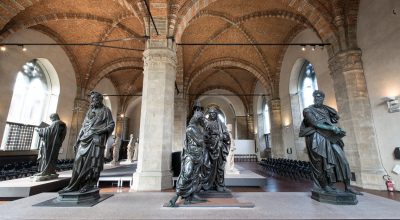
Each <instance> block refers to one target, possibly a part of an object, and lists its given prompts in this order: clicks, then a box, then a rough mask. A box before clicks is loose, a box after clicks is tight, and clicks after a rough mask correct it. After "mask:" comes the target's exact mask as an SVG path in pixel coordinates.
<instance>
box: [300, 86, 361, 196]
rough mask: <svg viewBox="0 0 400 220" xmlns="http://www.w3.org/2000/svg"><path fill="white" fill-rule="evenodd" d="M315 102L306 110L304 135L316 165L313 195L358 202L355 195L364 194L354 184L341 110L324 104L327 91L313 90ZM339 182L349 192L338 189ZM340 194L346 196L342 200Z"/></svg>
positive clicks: (313, 172) (303, 126)
mask: <svg viewBox="0 0 400 220" xmlns="http://www.w3.org/2000/svg"><path fill="white" fill-rule="evenodd" d="M313 96H314V105H311V106H309V107H307V108H305V109H304V110H303V115H304V120H303V122H302V124H301V127H300V134H299V136H300V137H305V139H306V146H307V152H308V155H309V158H310V162H311V164H312V174H313V179H314V185H315V187H314V189H313V192H312V198H313V199H316V200H318V201H322V202H329V203H335V204H356V203H357V199H356V197H355V195H356V194H357V195H360V194H361V193H359V192H357V191H356V190H354V189H352V188H351V187H350V179H351V172H350V166H349V163H348V161H347V159H346V156H345V154H344V151H343V147H344V143H343V141H342V138H343V137H344V136H345V134H346V133H345V131H343V130H342V129H341V128H339V127H337V126H336V123H337V122H338V120H339V115H338V114H337V111H336V110H335V109H333V108H331V107H329V106H326V105H324V104H323V101H324V98H325V94H324V93H323V92H322V91H319V90H316V91H314V93H313ZM336 182H343V183H344V185H345V191H344V192H342V191H340V190H338V189H336V188H335V186H334V184H335V183H336ZM337 197H342V198H341V199H339V200H342V202H343V203H342V202H340V201H339V202H338V199H337Z"/></svg>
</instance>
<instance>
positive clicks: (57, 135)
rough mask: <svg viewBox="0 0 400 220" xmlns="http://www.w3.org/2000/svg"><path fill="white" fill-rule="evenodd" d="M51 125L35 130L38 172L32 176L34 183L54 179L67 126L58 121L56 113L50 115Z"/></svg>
mask: <svg viewBox="0 0 400 220" xmlns="http://www.w3.org/2000/svg"><path fill="white" fill-rule="evenodd" d="M50 120H51V121H52V124H51V125H50V126H48V127H45V128H37V129H36V131H37V132H38V134H39V137H40V141H39V153H38V162H39V166H38V171H39V173H37V174H35V175H34V176H32V179H33V180H34V181H43V180H50V179H55V178H57V177H58V174H57V173H56V165H57V159H58V153H59V151H60V148H61V145H62V143H63V141H64V138H65V134H66V133H67V126H66V125H65V123H64V122H62V121H61V120H60V117H59V116H58V114H57V113H54V114H51V115H50Z"/></svg>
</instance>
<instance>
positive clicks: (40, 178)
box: [29, 173, 58, 182]
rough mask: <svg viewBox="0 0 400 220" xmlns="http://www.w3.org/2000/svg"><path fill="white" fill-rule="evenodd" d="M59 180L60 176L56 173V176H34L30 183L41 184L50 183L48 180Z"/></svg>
mask: <svg viewBox="0 0 400 220" xmlns="http://www.w3.org/2000/svg"><path fill="white" fill-rule="evenodd" d="M57 178H58V174H57V173H54V174H50V175H45V176H41V175H37V176H36V175H33V176H31V177H30V179H29V180H30V181H32V182H40V181H48V180H54V179H57Z"/></svg>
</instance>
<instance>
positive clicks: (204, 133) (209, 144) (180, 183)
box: [168, 102, 231, 206]
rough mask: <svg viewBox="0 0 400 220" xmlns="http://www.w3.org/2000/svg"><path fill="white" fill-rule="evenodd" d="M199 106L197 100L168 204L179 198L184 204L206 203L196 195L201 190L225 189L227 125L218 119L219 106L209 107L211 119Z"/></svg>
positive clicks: (228, 145) (172, 203) (221, 190)
mask: <svg viewBox="0 0 400 220" xmlns="http://www.w3.org/2000/svg"><path fill="white" fill-rule="evenodd" d="M200 109H201V108H200V104H199V102H196V104H195V108H194V114H193V116H192V118H191V119H190V121H189V125H188V126H187V128H186V139H185V142H186V143H185V146H184V149H183V151H182V157H181V173H180V175H179V177H178V180H177V183H176V195H175V196H174V197H173V198H172V199H171V200H170V201H169V203H168V206H175V205H176V201H177V199H178V198H179V197H181V198H182V199H183V200H184V201H185V204H190V203H196V202H203V201H205V200H203V199H201V198H200V197H198V195H197V193H198V192H200V191H201V190H204V191H218V192H223V191H226V188H225V178H224V172H225V162H226V157H227V156H228V154H229V148H230V142H231V139H230V136H229V133H228V130H227V128H226V125H225V124H224V123H222V122H221V121H220V120H219V119H218V112H217V109H216V108H214V107H210V108H209V109H208V110H207V112H206V114H207V115H208V118H206V117H204V114H203V112H202V111H201V110H200Z"/></svg>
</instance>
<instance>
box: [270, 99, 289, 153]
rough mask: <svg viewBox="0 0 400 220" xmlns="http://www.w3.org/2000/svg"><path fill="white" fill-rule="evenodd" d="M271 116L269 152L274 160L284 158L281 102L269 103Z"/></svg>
mask: <svg viewBox="0 0 400 220" xmlns="http://www.w3.org/2000/svg"><path fill="white" fill-rule="evenodd" d="M269 106H270V109H271V111H270V114H271V116H270V117H271V145H272V146H271V150H272V155H273V157H274V158H281V157H284V155H285V153H284V146H283V140H282V116H281V100H280V99H272V100H271V101H270V103H269Z"/></svg>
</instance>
